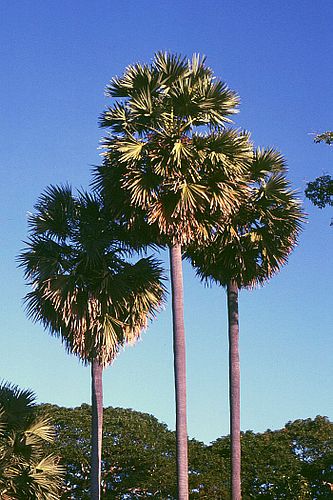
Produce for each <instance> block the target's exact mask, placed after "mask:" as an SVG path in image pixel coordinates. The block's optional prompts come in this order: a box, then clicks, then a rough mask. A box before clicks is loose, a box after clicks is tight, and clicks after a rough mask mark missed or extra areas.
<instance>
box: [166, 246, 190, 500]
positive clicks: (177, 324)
mask: <svg viewBox="0 0 333 500" xmlns="http://www.w3.org/2000/svg"><path fill="white" fill-rule="evenodd" d="M170 267H171V289H172V319H173V352H174V372H175V396H176V438H177V487H178V500H188V458H187V423H186V354H185V328H184V300H183V270H182V252H181V246H180V245H172V246H170Z"/></svg>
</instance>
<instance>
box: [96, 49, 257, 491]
mask: <svg viewBox="0 0 333 500" xmlns="http://www.w3.org/2000/svg"><path fill="white" fill-rule="evenodd" d="M107 95H109V96H110V97H113V98H116V100H115V102H114V103H113V105H112V106H110V107H109V108H108V109H107V111H105V112H104V113H103V115H102V117H101V125H102V126H103V127H108V128H109V130H110V135H109V137H108V138H106V139H105V143H104V146H105V161H104V164H103V166H102V167H101V168H99V169H98V170H97V175H96V179H95V185H96V187H97V188H98V189H100V190H102V192H103V195H104V197H105V199H108V198H109V199H111V208H112V211H113V214H115V216H116V217H117V218H118V219H120V220H125V221H127V225H128V228H129V229H130V228H132V229H133V227H135V225H136V224H137V223H138V224H139V225H142V224H143V225H144V224H146V229H145V230H144V231H143V233H144V242H147V237H148V242H149V243H159V244H165V245H167V246H168V247H169V252H170V267H171V287H172V311H173V333H174V366H175V394H176V433H177V470H178V474H177V475H178V495H179V499H180V500H186V499H187V498H188V466H187V425H186V367H185V332H184V315H183V278H182V246H183V245H186V244H188V243H189V242H193V241H197V240H200V239H203V238H205V237H206V236H207V234H208V229H207V226H209V222H210V218H211V215H212V213H215V212H219V213H223V214H224V216H226V215H228V214H230V212H231V211H233V210H234V209H235V206H236V205H237V204H238V203H239V200H240V199H241V197H242V196H243V191H244V171H245V170H246V165H247V161H248V160H249V157H250V155H251V146H250V144H249V140H248V136H247V135H246V134H239V133H237V132H236V131H233V130H227V129H225V124H226V123H228V122H230V118H229V117H230V116H232V115H233V114H234V113H236V112H237V105H238V102H239V99H238V96H237V95H236V93H235V92H233V91H231V90H229V89H228V87H227V86H226V85H225V84H224V83H223V82H221V81H220V80H219V79H217V78H215V77H214V75H213V72H212V70H211V69H210V68H209V67H208V66H206V64H205V59H204V58H201V57H200V56H197V55H194V56H193V57H192V60H186V59H185V58H182V57H180V56H177V55H171V54H167V53H157V54H156V55H155V58H154V60H153V62H152V64H151V65H140V64H136V65H134V66H129V67H128V68H127V69H126V70H125V73H124V74H123V76H121V77H115V78H113V79H112V80H111V83H110V85H109V86H108V87H107ZM147 225H148V226H150V227H151V230H152V231H151V232H150V230H149V228H147ZM138 233H139V232H138V231H136V232H135V234H136V235H138ZM151 234H153V236H152V238H151V239H150V241H149V236H148V235H151ZM156 235H158V237H157V238H156ZM137 237H138V236H137Z"/></svg>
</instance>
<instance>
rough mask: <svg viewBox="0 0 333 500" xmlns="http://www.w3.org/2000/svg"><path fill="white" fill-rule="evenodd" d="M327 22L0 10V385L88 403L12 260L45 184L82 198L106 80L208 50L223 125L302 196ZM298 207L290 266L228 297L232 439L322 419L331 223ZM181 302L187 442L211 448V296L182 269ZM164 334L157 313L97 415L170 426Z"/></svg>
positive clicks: (255, 3) (195, 11) (218, 8)
mask: <svg viewBox="0 0 333 500" xmlns="http://www.w3.org/2000/svg"><path fill="white" fill-rule="evenodd" d="M332 18H333V4H332V2H331V1H330V0H326V1H325V0H319V1H317V2H313V1H312V0H311V1H310V0H308V1H307V0H303V1H302V2H296V1H295V2H288V3H285V6H283V3H281V1H277V0H270V1H268V2H262V1H261V0H252V1H251V2H249V1H248V0H238V1H232V0H229V1H225V0H219V1H218V0H215V1H209V2H208V1H203V0H200V1H199V0H194V1H193V0H192V1H189V0H188V1H184V0H177V1H175V0H169V1H163V0H161V1H159V2H151V1H148V0H140V1H139V2H138V1H135V0H126V1H123V2H112V1H110V0H109V1H104V2H101V1H96V0H91V1H88V0H81V1H76V2H70V1H67V0H57V1H50V0H43V1H42V0H34V1H33V2H31V1H30V0H29V1H28V0H12V1H10V2H9V1H7V2H5V1H4V2H1V6H0V38H1V40H0V52H1V78H0V109H1V149H0V168H1V186H0V188H1V197H0V201H1V210H0V220H1V234H2V238H1V263H0V264H1V274H0V276H1V280H2V286H1V291H0V293H1V298H0V303H1V312H0V315H1V350H2V355H1V364H0V366H1V368H0V377H1V378H3V379H6V380H10V381H11V382H13V383H16V384H19V385H20V386H22V387H31V388H33V389H34V390H35V391H36V393H37V395H38V399H39V401H43V402H53V403H57V404H59V405H67V406H75V405H80V404H81V403H82V402H89V399H90V373H89V369H88V368H84V367H82V366H81V365H80V364H79V362H78V361H77V359H75V358H73V357H71V356H69V355H67V354H66V353H65V351H64V349H63V347H62V345H61V343H60V341H59V340H58V339H52V338H50V337H49V336H48V335H47V334H45V333H44V332H43V329H42V328H41V327H40V326H38V325H33V324H31V323H30V322H29V321H28V320H27V319H26V318H25V314H24V310H23V307H22V300H21V299H22V297H23V296H24V294H25V293H26V291H27V289H26V287H25V285H24V282H23V277H22V272H21V270H18V269H17V267H16V263H15V256H16V255H17V254H18V252H19V250H20V249H21V248H22V246H23V244H22V240H24V239H25V238H26V234H27V224H26V214H27V212H28V211H29V210H32V207H33V205H34V203H35V201H36V199H37V197H38V196H39V194H40V193H41V191H42V190H43V189H44V188H45V187H46V186H47V185H49V184H51V183H52V184H57V183H62V182H65V181H68V182H70V183H71V184H72V185H73V186H75V187H81V186H83V187H88V185H89V182H90V179H91V175H90V169H91V167H90V166H91V165H93V164H95V165H96V164H98V163H99V161H100V158H99V151H98V149H97V146H98V141H99V139H100V138H101V137H102V131H101V130H99V129H98V125H97V121H98V120H97V118H98V115H99V114H100V113H101V111H102V110H103V109H104V107H105V106H106V104H107V99H106V98H105V97H104V93H103V92H104V88H105V86H106V84H107V83H108V81H109V80H110V79H111V77H112V76H113V75H116V74H119V73H121V72H122V70H123V68H124V67H125V66H126V65H127V64H130V63H133V62H136V61H141V62H146V61H149V60H150V59H151V58H152V56H153V54H154V52H155V51H157V50H170V51H174V52H180V53H182V54H184V55H191V54H192V53H193V52H200V53H203V54H206V56H207V60H208V64H209V65H210V66H211V67H212V68H213V69H214V71H215V73H216V75H218V76H219V77H220V78H221V79H223V80H225V81H226V82H227V83H228V85H229V86H230V87H231V88H233V89H235V90H237V91H238V92H239V94H240V96H241V100H242V104H241V108H240V114H239V115H238V116H237V122H236V124H237V126H240V127H242V128H246V129H248V130H250V131H251V132H252V135H253V139H254V141H255V142H256V144H258V145H262V146H268V145H269V146H275V147H276V148H278V149H279V150H280V151H281V152H282V153H283V154H284V155H285V156H286V157H287V159H288V164H289V169H290V178H291V180H292V183H293V185H294V187H295V189H298V190H299V191H300V193H301V197H302V198H304V195H303V194H302V193H303V191H304V188H305V185H306V182H307V181H309V180H311V179H313V178H314V177H316V176H318V175H320V174H321V173H322V172H323V171H328V172H332V165H333V149H332V148H329V147H328V146H325V145H315V144H314V143H313V141H312V136H311V135H310V133H311V132H320V131H324V130H327V129H332V126H333V123H332V121H333V100H332V71H331V67H332V66H331V61H332V57H331V56H332V48H333V47H332V45H333V43H332V40H333V38H332ZM305 210H306V211H307V212H308V214H309V215H308V224H307V225H306V227H305V230H304V232H303V234H302V237H301V239H300V243H299V246H298V248H297V249H296V251H295V252H294V253H293V255H292V256H291V258H290V262H289V264H288V266H286V267H285V268H284V269H283V270H282V272H281V273H280V275H279V276H277V277H275V278H273V279H272V280H271V282H270V283H269V284H268V285H267V286H265V287H264V288H263V289H260V290H258V291H254V292H251V293H250V292H242V294H241V298H240V314H241V363H242V428H243V429H244V430H246V429H253V430H255V431H263V430H265V429H266V428H268V427H269V428H272V429H274V428H279V427H282V426H283V425H284V424H285V422H287V421H288V420H293V419H296V418H307V417H314V416H315V415H317V414H321V415H327V416H329V417H330V418H332V417H333V407H332V401H333V399H332V376H333V369H332V367H333V363H332V326H333V321H332V282H333V263H332V240H333V228H330V226H329V224H330V219H331V216H333V213H332V211H331V210H329V209H325V210H323V211H320V210H318V209H315V208H313V207H312V206H311V205H310V203H309V202H307V201H306V200H305ZM163 258H164V256H163ZM166 266H167V267H168V263H167V261H166ZM185 307H186V311H185V313H186V329H187V359H188V427H189V434H190V436H191V437H196V438H198V439H200V440H204V441H210V440H213V439H215V438H217V437H218V436H220V435H222V434H226V433H227V432H228V391H227V341H226V337H227V330H226V326H227V325H226V299H225V293H224V291H223V290H222V289H219V288H216V287H215V288H211V289H205V288H204V287H203V286H202V285H201V284H200V283H199V282H198V281H197V280H196V279H195V277H194V274H193V272H192V270H191V269H190V268H189V267H188V266H186V265H185ZM171 337H172V335H171V313H170V308H169V305H168V306H167V308H166V310H165V311H164V312H163V313H162V314H160V315H159V317H158V319H157V321H156V322H155V323H154V324H153V325H152V326H151V327H150V328H149V331H148V332H147V333H146V334H145V335H144V337H143V341H142V342H140V343H139V344H138V345H137V346H136V347H134V348H128V349H127V350H126V351H125V352H123V353H121V355H120V356H119V358H118V359H117V360H116V361H115V363H114V365H113V366H112V367H110V368H109V369H108V370H107V371H106V372H105V376H104V392H105V405H112V406H123V407H131V408H134V409H136V410H139V411H144V412H148V413H152V414H154V415H156V417H158V418H159V419H160V420H162V421H164V422H166V423H167V424H168V425H169V426H170V427H171V428H173V427H174V394H173V372H172V343H171Z"/></svg>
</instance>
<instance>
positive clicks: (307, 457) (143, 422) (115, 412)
mask: <svg viewBox="0 0 333 500" xmlns="http://www.w3.org/2000/svg"><path fill="white" fill-rule="evenodd" d="M41 411H42V412H45V411H47V412H48V414H50V415H51V416H52V420H53V421H54V422H55V424H56V434H57V439H56V441H55V442H54V443H53V444H50V445H48V447H47V448H48V451H49V452H51V451H52V452H53V453H55V454H57V455H61V457H62V462H61V463H62V464H63V465H64V466H65V468H66V477H65V484H66V486H65V487H64V489H63V493H62V496H61V498H62V499H78V500H79V499H83V500H84V499H88V498H89V474H90V465H89V457H90V418H91V409H90V406H88V405H82V406H81V407H79V408H72V409H68V408H60V407H57V406H53V405H43V406H42V407H41ZM103 432H104V435H103V452H102V498H103V499H115V500H123V499H125V498H126V499H133V500H134V499H140V498H143V499H144V498H157V499H159V500H167V499H172V500H174V499H176V498H177V494H176V479H175V477H176V458H175V453H176V442H175V434H174V432H171V431H169V430H168V429H167V427H166V426H165V425H164V424H161V423H160V422H158V421H157V419H156V418H155V417H153V416H152V415H148V414H143V413H139V412H136V411H133V410H125V409H121V408H111V407H109V408H105V410H104V431H103ZM241 441H242V464H243V466H242V488H243V498H244V500H247V499H251V498H253V499H256V498H267V499H270V500H280V499H283V498H285V499H288V500H294V499H296V498H297V499H299V500H308V499H314V500H315V499H318V500H319V499H326V498H327V499H328V498H331V492H330V488H329V483H333V423H331V422H330V421H329V420H328V419H327V418H326V417H319V416H318V417H316V418H315V419H313V420H312V419H307V420H296V421H295V422H289V423H288V424H287V425H286V426H285V427H284V428H283V429H280V430H277V431H270V430H268V431H266V432H264V433H258V434H255V433H253V432H251V431H248V432H245V433H242V437H241ZM229 473H230V437H229V436H226V437H222V438H219V439H218V440H217V441H215V442H214V443H212V444H211V445H208V446H207V445H204V444H203V443H200V442H198V441H196V440H194V439H192V440H190V441H189V484H190V488H189V489H190V499H191V500H192V499H196V498H198V499H199V498H203V499H206V500H207V499H210V500H217V499H223V500H228V499H229V498H230V497H229V487H230V484H229Z"/></svg>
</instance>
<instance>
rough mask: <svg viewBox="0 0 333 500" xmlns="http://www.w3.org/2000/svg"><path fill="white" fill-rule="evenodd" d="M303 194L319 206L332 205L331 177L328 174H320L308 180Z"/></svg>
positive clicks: (332, 184)
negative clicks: (312, 179)
mask: <svg viewBox="0 0 333 500" xmlns="http://www.w3.org/2000/svg"><path fill="white" fill-rule="evenodd" d="M305 196H306V197H307V198H308V199H309V200H310V201H312V203H313V204H314V205H316V206H317V207H319V208H325V207H326V206H329V205H330V206H331V207H332V206H333V179H332V177H331V176H330V175H322V176H321V177H317V179H315V180H314V181H312V182H309V183H308V185H307V187H306V189H305Z"/></svg>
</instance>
